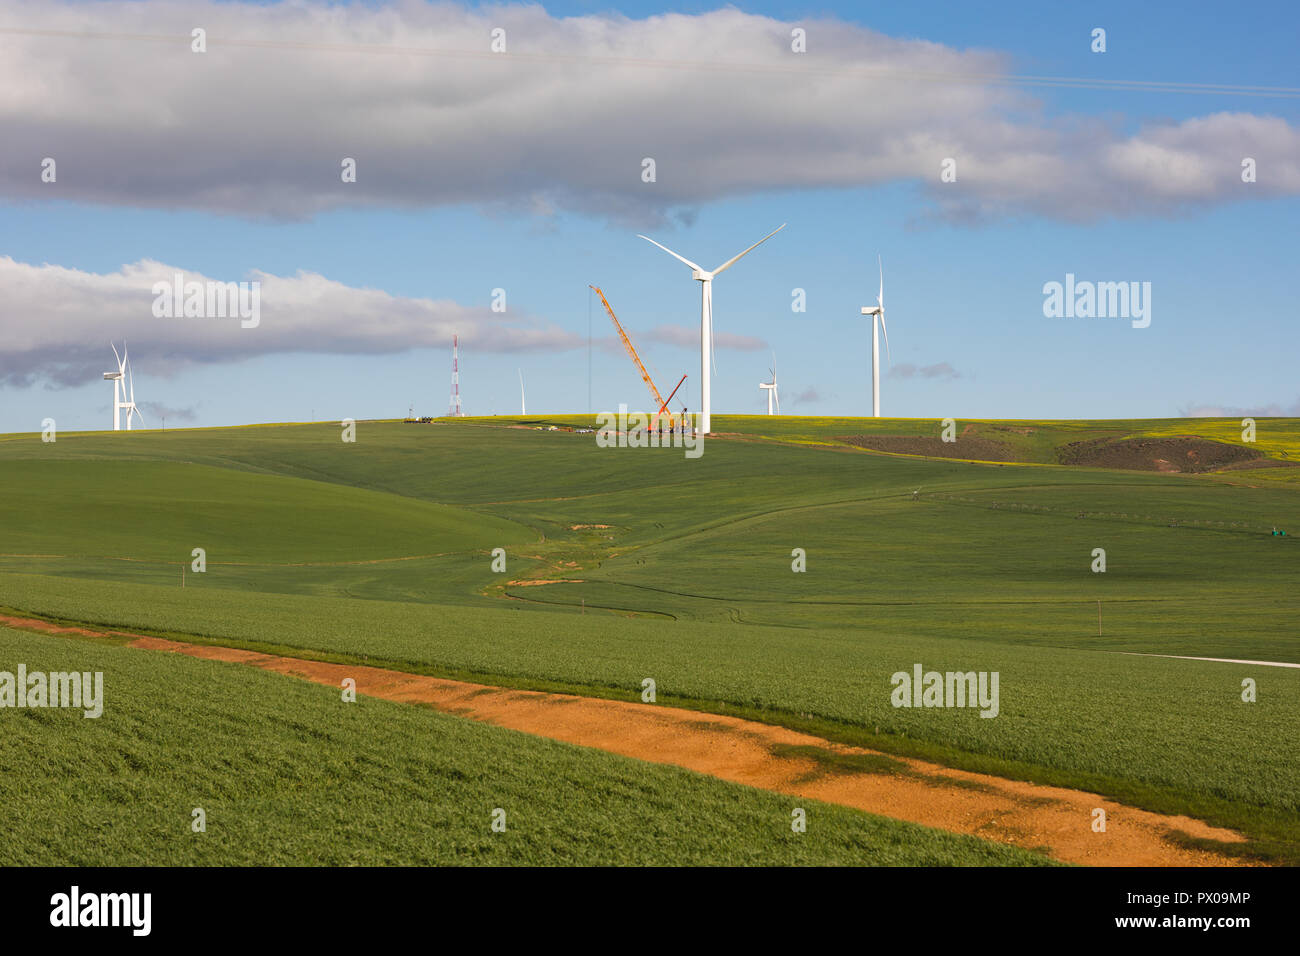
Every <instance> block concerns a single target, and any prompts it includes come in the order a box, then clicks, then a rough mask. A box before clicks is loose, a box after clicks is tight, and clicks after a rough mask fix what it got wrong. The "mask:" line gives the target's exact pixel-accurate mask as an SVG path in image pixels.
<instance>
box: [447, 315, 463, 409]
mask: <svg viewBox="0 0 1300 956" xmlns="http://www.w3.org/2000/svg"><path fill="white" fill-rule="evenodd" d="M464 414H465V413H464V412H463V411H462V410H461V407H460V339H459V336H455V335H453V336H452V337H451V407H450V408H449V409H448V410H447V415H448V416H449V417H451V418H460V417H461V416H462V415H464Z"/></svg>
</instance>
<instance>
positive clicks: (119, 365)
mask: <svg viewBox="0 0 1300 956" xmlns="http://www.w3.org/2000/svg"><path fill="white" fill-rule="evenodd" d="M108 344H109V346H111V347H112V349H113V358H115V359H117V370H118V371H119V372H121V371H122V357H121V356H120V355H118V354H117V346H116V345H113V343H112V342H109V343H108ZM122 347H123V348H126V345H125V343H124V344H123V345H122Z"/></svg>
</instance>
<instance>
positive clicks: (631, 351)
mask: <svg viewBox="0 0 1300 956" xmlns="http://www.w3.org/2000/svg"><path fill="white" fill-rule="evenodd" d="M590 288H592V289H594V290H595V292H596V295H598V296H600V302H601V304H602V305H603V306H605V311H606V312H608V313H609V318H610V321H611V322H613V323H614V328H615V329H617V330H618V337H619V338H620V339H621V340H622V342H623V348H625V349H627V354H628V355H630V356H632V361H633V362H634V363H635V364H636V370H637V371H638V372H640V373H641V381H643V382H645V386H646V388H648V389H650V394H651V395H652V396H654V400H655V408H657V409H658V411H656V412H655V414H654V418H652V419H651V420H650V427H651V428H654V427H655V425H656V424H657V423H658V421H659V416H660V415H662V414H664V412H665V409H666V408H667V405H668V402H667V401H665V400H664V397H663V396H662V395H660V394H659V389H658V388H656V387H655V383H654V379H652V378H651V377H650V373H649V372H647V371H646V368H645V363H643V362H642V361H641V356H639V355H637V354H636V346H634V345H633V344H632V340H631V339H630V338H628V335H627V333H626V332H624V331H623V326H621V325H620V324H619V322H618V316H616V315H615V314H614V309H613V308H612V307H611V306H610V304H609V300H608V299H606V298H605V293H603V292H601V291H600V289H599V287H597V286H594V285H593V286H591V287H590ZM682 381H683V382H684V381H686V376H685V375H683V376H682ZM681 387H682V383H681V382H678V383H677V388H681ZM677 388H675V389H673V395H676V394H677ZM668 399H669V400H671V399H672V395H669V396H668ZM668 415H669V416H670V417H671V415H672V413H671V412H669V413H668Z"/></svg>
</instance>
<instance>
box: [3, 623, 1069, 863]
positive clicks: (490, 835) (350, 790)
mask: <svg viewBox="0 0 1300 956" xmlns="http://www.w3.org/2000/svg"><path fill="white" fill-rule="evenodd" d="M19 661H21V662H23V663H25V664H27V666H28V668H29V669H30V670H43V671H51V670H71V669H76V670H81V671H86V670H89V671H101V672H103V674H104V685H105V689H104V697H105V708H104V714H103V716H102V717H100V718H98V719H95V720H88V719H85V718H84V717H83V716H82V715H81V713H80V712H79V711H69V710H22V711H19V710H12V709H5V710H0V832H3V833H4V835H5V836H4V839H3V840H0V865H10V866H47V865H55V864H60V865H62V864H67V865H79V866H97V865H108V864H112V865H191V864H209V865H211V864H222V865H228V864H245V865H315V864H330V865H366V864H371V865H373V864H401V865H416V864H421V865H423V864H444V865H447V864H467V865H474V864H533V865H544V864H557V863H558V864H587V865H590V864H638V865H673V864H763V865H787V864H798V865H838V864H854V865H949V864H959V865H1026V864H1039V863H1043V862H1046V861H1045V860H1043V858H1041V857H1038V856H1036V855H1034V854H1030V853H1025V852H1021V851H1018V850H1013V849H1011V848H1007V847H1002V846H997V845H994V844H990V843H986V842H984V841H980V840H975V839H972V838H968V837H959V836H955V835H951V834H947V833H942V832H939V831H935V830H930V829H927V828H924V827H919V826H915V825H912V824H906V823H900V822H897V821H893V820H886V819H883V818H880V817H875V816H871V815H869V814H865V813H859V812H856V811H853V810H848V809H845V808H842V807H834V806H828V805H822V804H817V803H815V802H812V801H800V800H794V799H789V798H784V797H780V796H777V795H775V794H769V793H766V792H764V791H759V790H753V789H750V788H748V787H742V786H738V785H735V784H729V783H724V782H721V781H717V780H713V779H711V778H708V777H703V776H700V775H697V774H693V773H690V772H688V771H684V770H678V769H676V768H672V767H663V766H658V765H648V764H643V763H641V762H639V761H634V760H629V759H626V758H623V757H618V756H615V755H612V754H605V753H601V752H599V751H592V750H585V749H582V748H577V747H571V746H568V745H565V744H559V743H554V742H552V741H547V740H543V739H541V738H538V737H533V736H530V735H526V734H521V733H516V732H513V731H508V730H503V729H500V728H496V727H491V726H487V725H484V724H477V723H472V722H468V721H462V720H458V719H456V718H453V717H447V716H444V715H441V714H437V713H434V712H432V711H429V710H426V709H423V708H415V707H409V706H406V705H402V704H393V703H389V702H387V701H380V700H371V699H367V698H364V697H362V698H359V699H358V702H357V703H355V704H346V703H343V702H342V701H341V700H340V694H339V692H338V691H335V690H332V689H330V688H327V687H319V686H316V685H313V684H309V683H306V682H300V681H295V680H292V679H286V678H284V677H281V676H279V675H273V674H266V673H263V672H260V671H255V670H251V669H247V668H242V667H240V666H238V665H231V664H218V663H214V662H210V661H200V660H195V659H193V658H185V657H180V656H172V655H163V654H151V653H147V652H142V651H135V650H129V649H126V648H121V647H113V646H106V645H103V644H94V643H90V642H86V641H70V640H68V639H66V638H55V637H45V636H38V635H33V634H25V633H21V632H17V631H12V630H8V629H4V628H0V669H5V670H12V669H13V668H14V667H15V666H16V663H17V662H19ZM800 805H802V806H804V807H805V809H806V810H807V812H808V831H807V832H806V833H804V834H795V833H793V832H791V829H790V822H789V821H790V811H791V809H792V808H793V807H795V806H800ZM194 807H201V808H203V810H204V811H205V812H206V814H207V832H205V833H193V832H191V829H190V823H191V811H192V809H193V808H194ZM497 807H500V808H502V809H504V810H505V811H506V830H505V832H504V833H494V832H492V830H491V827H490V821H491V814H492V811H493V809H494V808H497Z"/></svg>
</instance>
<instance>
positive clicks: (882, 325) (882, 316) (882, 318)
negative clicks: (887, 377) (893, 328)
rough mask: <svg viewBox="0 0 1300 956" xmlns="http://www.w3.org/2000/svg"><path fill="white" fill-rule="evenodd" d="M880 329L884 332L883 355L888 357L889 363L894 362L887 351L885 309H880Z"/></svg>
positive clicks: (887, 329) (887, 339)
mask: <svg viewBox="0 0 1300 956" xmlns="http://www.w3.org/2000/svg"><path fill="white" fill-rule="evenodd" d="M880 331H882V332H884V333H885V357H886V358H888V359H889V364H890V365H893V364H894V356H893V355H892V354H890V351H889V326H887V325H885V310H884V309H881V310H880Z"/></svg>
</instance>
